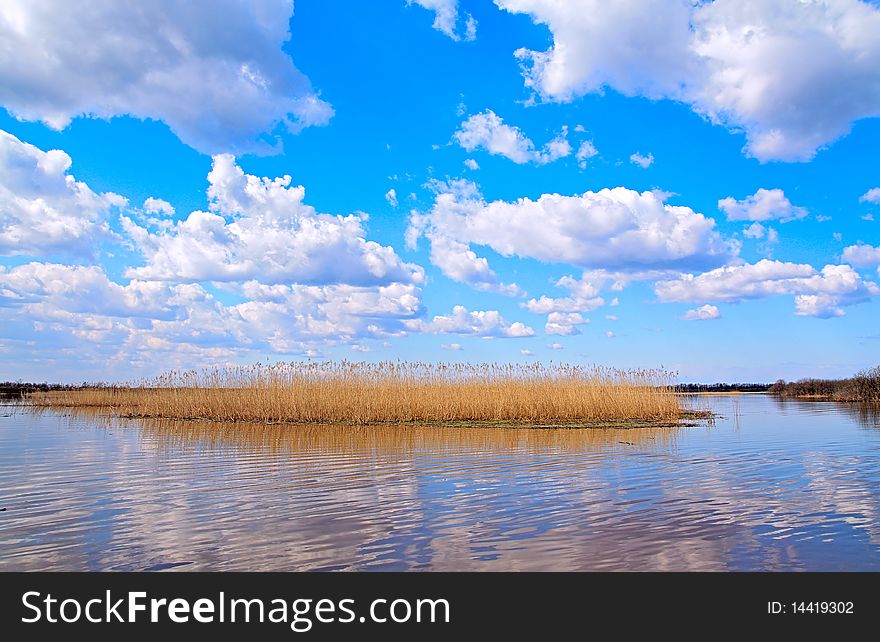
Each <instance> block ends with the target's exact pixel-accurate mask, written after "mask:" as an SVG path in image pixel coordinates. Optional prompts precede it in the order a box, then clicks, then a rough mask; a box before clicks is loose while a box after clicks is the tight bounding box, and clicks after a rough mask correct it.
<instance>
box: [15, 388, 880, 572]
mask: <svg viewBox="0 0 880 642" xmlns="http://www.w3.org/2000/svg"><path fill="white" fill-rule="evenodd" d="M697 403H699V404H704V405H709V406H711V407H712V408H713V409H714V410H715V411H716V412H718V413H720V414H721V415H722V418H719V419H718V421H717V422H716V423H715V425H714V426H711V427H708V426H700V427H688V428H678V429H652V430H645V429H642V430H627V431H620V430H617V431H613V430H606V431H600V430H565V431H562V430H499V429H416V428H395V429H391V428H383V429H350V428H346V429H343V428H326V427H325V428H308V429H303V428H292V427H284V428H282V427H269V428H267V427H265V426H253V427H248V426H217V425H201V424H179V423H152V424H146V425H143V424H137V423H134V422H127V423H111V422H110V421H109V420H107V419H103V418H101V417H83V416H79V417H76V416H63V415H60V414H54V413H46V414H42V415H34V414H29V413H26V412H22V411H21V410H20V409H19V410H16V409H14V408H10V407H0V508H5V509H6V510H5V511H3V512H0V570H31V569H32V570H40V569H58V570H62V569H63V570H159V569H176V570H360V569H363V570H371V569H375V570H386V569H387V570H403V569H412V570H429V569H430V570H513V569H520V570H762V569H777V570H880V419H878V417H877V416H876V415H872V414H871V413H869V412H867V411H865V410H864V409H863V410H859V408H857V407H855V406H846V405H837V404H832V403H826V402H813V403H810V402H791V401H790V402H785V403H781V402H779V401H777V400H775V399H772V398H769V397H765V396H763V395H743V396H739V397H724V396H717V397H701V398H700V399H699V400H698V402H697Z"/></svg>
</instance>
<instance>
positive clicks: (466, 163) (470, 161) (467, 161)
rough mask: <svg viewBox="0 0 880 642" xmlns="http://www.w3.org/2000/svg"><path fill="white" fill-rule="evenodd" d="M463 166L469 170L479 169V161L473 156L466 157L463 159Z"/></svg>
mask: <svg viewBox="0 0 880 642" xmlns="http://www.w3.org/2000/svg"><path fill="white" fill-rule="evenodd" d="M464 166H465V167H467V168H468V169H470V170H478V169H480V165H479V163H477V161H475V160H474V159H473V158H466V159H465V161H464Z"/></svg>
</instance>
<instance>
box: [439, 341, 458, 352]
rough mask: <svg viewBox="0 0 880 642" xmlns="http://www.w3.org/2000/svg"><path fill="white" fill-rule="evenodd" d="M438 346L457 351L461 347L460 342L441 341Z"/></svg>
mask: <svg viewBox="0 0 880 642" xmlns="http://www.w3.org/2000/svg"><path fill="white" fill-rule="evenodd" d="M440 348H441V349H443V350H450V351H452V352H458V351H460V350H461V349H462V348H461V344H460V343H441V344H440Z"/></svg>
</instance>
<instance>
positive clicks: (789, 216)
mask: <svg viewBox="0 0 880 642" xmlns="http://www.w3.org/2000/svg"><path fill="white" fill-rule="evenodd" d="M718 209H720V210H721V211H722V212H724V213H725V214H727V220H729V221H776V220H778V221H779V222H780V223H787V222H789V221H795V220H797V219H801V218H804V217H805V216H806V215H807V210H806V209H804V208H803V207H797V206H795V205H792V204H791V201H789V200H788V198H787V197H786V196H785V193H784V192H783V191H782V190H781V189H764V188H763V187H762V188H760V189H759V190H758V191H757V192H755V193H754V194H752V195H751V196H748V197H746V198H744V199H743V200H741V201H738V200H736V199H735V198H733V197H732V196H728V197H727V198H723V199H721V200H720V201H718Z"/></svg>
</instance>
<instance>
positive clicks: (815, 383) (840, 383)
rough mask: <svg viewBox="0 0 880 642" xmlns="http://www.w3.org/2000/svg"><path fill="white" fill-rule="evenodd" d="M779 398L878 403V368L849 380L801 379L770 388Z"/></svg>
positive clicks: (776, 384) (879, 389) (879, 400)
mask: <svg viewBox="0 0 880 642" xmlns="http://www.w3.org/2000/svg"><path fill="white" fill-rule="evenodd" d="M770 393H772V394H776V395H779V396H780V397H799V398H812V399H829V400H833V401H861V402H872V403H880V366H877V367H875V368H869V369H867V370H862V371H861V372H858V373H856V374H855V375H854V376H852V377H850V378H849V379H801V380H799V381H789V382H786V381H783V380H782V379H780V380H779V381H777V382H776V383H774V384H773V385H772V386H770Z"/></svg>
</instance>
